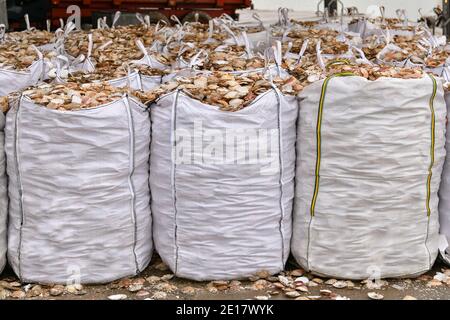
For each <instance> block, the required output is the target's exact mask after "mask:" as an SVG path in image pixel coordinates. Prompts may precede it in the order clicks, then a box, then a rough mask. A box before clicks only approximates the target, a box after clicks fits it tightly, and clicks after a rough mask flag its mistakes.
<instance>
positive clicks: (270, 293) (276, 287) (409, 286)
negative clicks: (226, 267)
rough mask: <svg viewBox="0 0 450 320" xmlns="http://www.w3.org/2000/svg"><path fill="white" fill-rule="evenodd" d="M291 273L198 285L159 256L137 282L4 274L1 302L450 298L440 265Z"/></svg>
mask: <svg viewBox="0 0 450 320" xmlns="http://www.w3.org/2000/svg"><path fill="white" fill-rule="evenodd" d="M287 270H288V271H287V272H285V273H284V274H282V275H278V276H275V277H269V276H268V275H266V274H264V272H262V273H260V274H258V276H255V277H254V278H252V279H248V280H242V281H231V282H228V281H216V282H195V281H189V280H185V279H179V278H176V277H173V275H172V274H171V272H170V271H169V270H168V269H167V267H166V266H165V265H164V264H163V263H162V262H161V260H160V259H159V258H158V257H157V256H155V257H154V259H153V261H152V263H151V265H150V266H149V267H148V268H147V269H146V270H145V271H144V272H143V273H142V274H140V275H139V276H137V277H134V278H126V279H122V280H120V281H116V282H113V283H109V284H104V285H86V286H77V285H71V286H58V285H57V286H40V285H33V284H21V283H19V282H18V280H17V278H16V277H15V276H14V275H13V273H12V271H11V270H10V269H7V270H5V272H4V273H3V274H2V275H1V276H0V299H33V300H39V299H58V300H59V299H61V300H67V299H75V300H78V299H81V300H94V299H95V300H96V299H110V300H121V299H128V300H144V299H147V300H149V299H171V300H177V299H179V300H183V299H186V300H237V299H257V300H267V299H275V300H279V299H291V300H293V299H297V300H318V299H321V300H328V299H332V300H344V299H351V300H367V299H371V298H372V299H376V298H379V299H385V300H387V299H393V300H403V299H405V300H407V299H410V300H414V299H418V300H432V299H433V300H434V299H439V300H450V268H448V267H445V266H444V264H443V263H441V262H439V261H438V262H437V263H436V265H435V266H434V268H433V270H431V271H430V272H428V273H427V274H425V275H423V276H421V277H419V278H416V279H392V280H386V281H378V282H368V283H364V282H360V281H343V280H339V281H337V280H335V279H325V278H318V277H315V276H313V275H311V274H308V273H306V274H305V273H304V272H303V270H302V269H298V267H296V266H295V265H293V264H292V263H288V267H287ZM433 278H435V279H433ZM436 279H438V280H436ZM369 296H371V298H370V297H369Z"/></svg>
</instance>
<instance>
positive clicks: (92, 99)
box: [23, 83, 124, 111]
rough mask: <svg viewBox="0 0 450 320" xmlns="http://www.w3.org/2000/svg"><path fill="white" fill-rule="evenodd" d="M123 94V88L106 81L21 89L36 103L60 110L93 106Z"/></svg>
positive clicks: (46, 85) (113, 99)
mask: <svg viewBox="0 0 450 320" xmlns="http://www.w3.org/2000/svg"><path fill="white" fill-rule="evenodd" d="M123 94H124V91H123V90H120V89H117V88H115V87H112V86H110V85H108V84H107V83H91V84H77V83H67V84H44V85H40V86H37V87H34V88H31V89H27V90H25V91H23V95H24V96H25V97H28V98H30V99H31V100H33V101H34V102H35V103H36V104H37V105H40V106H43V107H46V108H49V109H54V110H62V111H63V110H81V109H90V108H95V107H97V106H100V105H103V104H106V103H109V102H112V101H115V100H118V99H120V98H121V97H122V96H123Z"/></svg>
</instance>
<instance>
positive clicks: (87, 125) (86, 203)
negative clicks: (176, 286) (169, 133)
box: [6, 97, 152, 283]
mask: <svg viewBox="0 0 450 320" xmlns="http://www.w3.org/2000/svg"><path fill="white" fill-rule="evenodd" d="M149 148H150V119H149V113H148V111H147V110H146V108H145V106H143V105H141V104H139V103H137V102H136V101H134V100H133V99H130V98H127V97H124V98H122V99H119V100H117V101H115V102H112V103H110V104H107V105H103V106H99V107H97V108H93V109H86V110H80V111H57V110H51V109H47V108H44V107H41V106H38V105H35V104H34V103H33V102H32V101H31V100H28V99H27V98H22V99H21V101H20V105H19V106H18V107H13V108H12V109H11V110H10V111H9V112H8V114H7V124H6V155H7V173H8V177H9V186H8V191H9V197H10V205H9V235H8V237H9V241H8V258H9V261H10V263H11V265H12V267H13V269H14V271H15V272H16V274H17V275H18V276H19V277H20V278H21V280H22V281H25V282H39V283H67V282H71V281H80V282H81V283H101V282H108V281H113V280H115V279H118V278H121V277H125V276H131V275H135V274H136V273H137V272H139V271H141V270H143V269H144V268H145V267H146V266H147V264H148V263H149V261H150V258H151V254H152V240H151V216H150V193H149V186H148V176H149V164H148V158H149Z"/></svg>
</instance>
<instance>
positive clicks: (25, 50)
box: [0, 43, 56, 71]
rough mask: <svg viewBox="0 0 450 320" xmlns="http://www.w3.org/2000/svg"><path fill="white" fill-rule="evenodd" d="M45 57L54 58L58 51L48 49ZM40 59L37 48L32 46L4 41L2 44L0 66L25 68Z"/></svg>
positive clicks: (3, 67) (18, 69)
mask: <svg viewBox="0 0 450 320" xmlns="http://www.w3.org/2000/svg"><path fill="white" fill-rule="evenodd" d="M43 56H44V57H46V58H48V59H52V58H54V57H56V52H54V51H47V52H45V53H44V54H43ZM37 59H38V55H37V53H36V50H34V49H33V47H32V46H29V45H27V44H22V43H4V44H1V45H0V68H2V69H14V70H17V71H20V70H25V69H27V68H28V67H30V66H31V65H32V64H33V62H35V61H36V60H37Z"/></svg>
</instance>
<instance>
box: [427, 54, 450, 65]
mask: <svg viewBox="0 0 450 320" xmlns="http://www.w3.org/2000/svg"><path fill="white" fill-rule="evenodd" d="M448 57H449V52H448V51H445V50H443V51H434V52H433V53H432V54H431V55H430V56H428V57H427V58H425V65H426V66H427V67H430V68H436V67H439V66H442V65H444V64H445V63H446V60H447V59H448Z"/></svg>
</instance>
